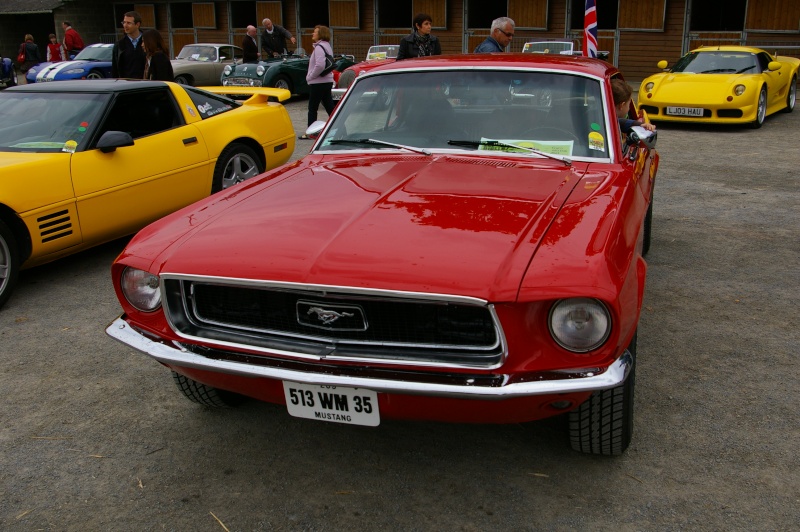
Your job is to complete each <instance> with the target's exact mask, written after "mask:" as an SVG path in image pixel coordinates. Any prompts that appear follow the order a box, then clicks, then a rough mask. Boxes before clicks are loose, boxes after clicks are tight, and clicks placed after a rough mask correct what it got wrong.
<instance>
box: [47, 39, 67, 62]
mask: <svg viewBox="0 0 800 532" xmlns="http://www.w3.org/2000/svg"><path fill="white" fill-rule="evenodd" d="M47 60H48V61H50V62H52V63H58V62H59V61H66V60H67V53H66V51H65V50H64V47H63V46H62V45H61V43H60V42H58V39H56V36H55V34H53V33H51V34H50V42H49V43H47Z"/></svg>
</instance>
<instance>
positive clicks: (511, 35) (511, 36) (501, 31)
mask: <svg viewBox="0 0 800 532" xmlns="http://www.w3.org/2000/svg"><path fill="white" fill-rule="evenodd" d="M497 31H499V32H500V33H502V34H503V35H505V36H506V37H508V38H509V39H513V38H514V34H513V33H506V32H504V31H503V30H501V29H500V28H497Z"/></svg>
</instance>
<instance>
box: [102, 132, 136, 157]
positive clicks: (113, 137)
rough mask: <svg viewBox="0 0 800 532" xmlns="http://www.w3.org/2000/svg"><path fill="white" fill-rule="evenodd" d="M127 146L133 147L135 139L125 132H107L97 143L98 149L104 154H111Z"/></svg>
mask: <svg viewBox="0 0 800 532" xmlns="http://www.w3.org/2000/svg"><path fill="white" fill-rule="evenodd" d="M125 146H133V137H131V136H130V135H129V134H128V133H125V132H124V131H106V132H105V133H103V135H102V136H101V137H100V140H98V141H97V149H99V150H100V151H101V152H103V153H111V152H112V151H116V149H117V148H124V147H125Z"/></svg>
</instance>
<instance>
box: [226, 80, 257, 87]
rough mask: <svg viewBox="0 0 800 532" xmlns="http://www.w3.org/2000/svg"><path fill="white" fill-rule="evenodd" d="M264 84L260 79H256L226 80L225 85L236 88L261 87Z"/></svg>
mask: <svg viewBox="0 0 800 532" xmlns="http://www.w3.org/2000/svg"><path fill="white" fill-rule="evenodd" d="M261 84H262V82H261V80H260V79H254V78H227V79H226V80H224V82H223V85H231V86H234V87H260V86H261Z"/></svg>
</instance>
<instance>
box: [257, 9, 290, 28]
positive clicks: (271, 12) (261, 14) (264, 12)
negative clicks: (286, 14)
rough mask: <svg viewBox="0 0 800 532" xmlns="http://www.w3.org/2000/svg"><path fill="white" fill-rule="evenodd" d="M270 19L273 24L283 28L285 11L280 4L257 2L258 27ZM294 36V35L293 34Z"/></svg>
mask: <svg viewBox="0 0 800 532" xmlns="http://www.w3.org/2000/svg"><path fill="white" fill-rule="evenodd" d="M265 18H268V19H270V20H271V21H272V23H273V24H277V25H278V26H283V25H284V24H283V10H282V9H281V3H280V2H256V20H257V21H258V25H259V26H260V25H261V21H262V20H264V19H265ZM293 35H294V34H293Z"/></svg>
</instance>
